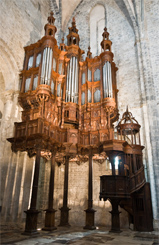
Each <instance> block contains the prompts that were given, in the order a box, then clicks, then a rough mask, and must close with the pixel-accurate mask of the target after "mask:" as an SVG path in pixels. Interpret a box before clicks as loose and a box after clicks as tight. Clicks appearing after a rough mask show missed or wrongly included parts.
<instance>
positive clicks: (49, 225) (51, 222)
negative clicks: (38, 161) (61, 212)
mask: <svg viewBox="0 0 159 245" xmlns="http://www.w3.org/2000/svg"><path fill="white" fill-rule="evenodd" d="M54 176H55V152H53V153H52V158H51V172H50V185H49V199H48V209H46V210H45V211H46V214H45V227H44V228H43V230H46V231H52V230H56V229H57V228H56V227H55V212H56V210H55V209H54V208H53V203H54Z"/></svg>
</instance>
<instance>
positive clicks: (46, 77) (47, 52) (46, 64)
mask: <svg viewBox="0 0 159 245" xmlns="http://www.w3.org/2000/svg"><path fill="white" fill-rule="evenodd" d="M52 54H53V51H52V49H51V48H45V49H44V55H43V61H42V71H41V83H42V84H49V83H50V78H51V67H52Z"/></svg>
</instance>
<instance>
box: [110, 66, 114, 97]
mask: <svg viewBox="0 0 159 245" xmlns="http://www.w3.org/2000/svg"><path fill="white" fill-rule="evenodd" d="M111 68H112V66H111V63H110V84H111V93H110V97H113V90H112V69H111Z"/></svg>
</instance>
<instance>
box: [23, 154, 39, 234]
mask: <svg viewBox="0 0 159 245" xmlns="http://www.w3.org/2000/svg"><path fill="white" fill-rule="evenodd" d="M39 170H40V149H37V150H36V161H35V171H34V180H33V187H32V195H31V204H30V209H29V210H27V211H24V212H25V213H26V223H25V231H24V233H23V234H24V235H32V234H36V233H38V232H37V218H38V214H39V211H38V210H37V209H36V202H37V193H38V182H39Z"/></svg>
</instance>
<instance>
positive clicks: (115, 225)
mask: <svg viewBox="0 0 159 245" xmlns="http://www.w3.org/2000/svg"><path fill="white" fill-rule="evenodd" d="M119 202H120V200H119V199H111V204H112V211H110V213H111V215H112V225H111V230H110V231H111V232H121V231H120V217H119V214H120V213H121V212H119V210H118V204H119Z"/></svg>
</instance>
